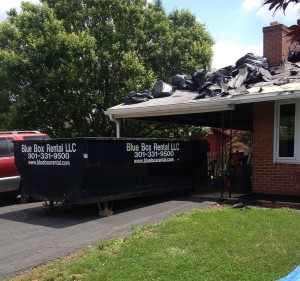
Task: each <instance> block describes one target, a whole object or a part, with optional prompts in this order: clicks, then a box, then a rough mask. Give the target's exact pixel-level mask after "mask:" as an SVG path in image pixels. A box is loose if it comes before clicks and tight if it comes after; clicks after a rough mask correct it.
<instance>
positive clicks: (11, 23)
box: [0, 0, 213, 137]
mask: <svg viewBox="0 0 300 281" xmlns="http://www.w3.org/2000/svg"><path fill="white" fill-rule="evenodd" d="M212 44H213V40H212V39H211V37H210V35H209V34H208V33H207V32H206V30H205V28H204V26H203V25H201V24H200V23H198V22H197V20H196V18H195V16H193V15H192V14H191V13H190V12H188V11H181V12H178V11H174V13H173V14H172V15H170V16H169V17H168V16H167V15H166V13H165V11H164V9H163V7H162V4H161V1H156V2H155V3H154V4H152V3H148V2H147V1H146V0H134V1H130V5H128V1H127V0H102V1H98V0H74V1H71V2H70V1H69V2H68V1H64V0H56V1H53V0H42V1H41V4H38V5H35V4H32V3H26V2H24V3H23V4H22V11H21V12H20V13H19V14H18V13H17V12H16V11H11V12H10V13H9V18H8V20H7V21H6V22H4V23H1V24H0V59H1V66H0V82H1V84H0V96H1V97H0V98H1V100H3V101H6V102H5V106H3V107H2V109H1V110H3V112H0V114H1V113H2V115H1V116H5V117H3V118H4V119H5V120H3V122H2V123H1V126H2V129H11V126H13V127H14V129H27V130H28V129H41V130H44V131H46V132H47V133H48V134H50V135H51V136H61V137H67V136H96V135H102V136H110V135H112V132H113V129H114V124H112V123H111V122H109V121H108V120H107V118H106V117H105V116H104V114H103V110H105V109H107V108H108V107H110V106H113V105H116V104H117V103H120V102H122V101H123V98H124V96H125V94H126V93H127V92H129V91H132V90H134V91H138V90H142V89H146V88H150V87H151V86H152V85H153V83H154V82H155V79H156V78H159V79H163V80H165V81H166V82H169V79H170V77H172V76H173V75H174V74H177V73H184V72H192V71H195V70H196V69H197V68H202V67H204V66H205V65H209V64H210V61H211V57H212V50H211V47H212Z"/></svg>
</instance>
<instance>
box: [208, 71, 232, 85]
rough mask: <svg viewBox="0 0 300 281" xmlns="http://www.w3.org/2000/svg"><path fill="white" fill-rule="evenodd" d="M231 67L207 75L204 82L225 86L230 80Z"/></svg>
mask: <svg viewBox="0 0 300 281" xmlns="http://www.w3.org/2000/svg"><path fill="white" fill-rule="evenodd" d="M231 71H232V67H224V68H221V69H219V70H217V71H215V72H212V73H208V74H207V76H206V81H210V82H212V83H213V84H218V85H219V86H220V85H221V84H227V83H228V82H229V80H230V79H231Z"/></svg>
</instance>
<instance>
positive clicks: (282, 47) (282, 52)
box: [263, 22, 295, 67]
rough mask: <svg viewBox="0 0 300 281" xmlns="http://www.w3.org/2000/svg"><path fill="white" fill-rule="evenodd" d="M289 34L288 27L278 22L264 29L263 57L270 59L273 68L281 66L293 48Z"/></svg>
mask: <svg viewBox="0 0 300 281" xmlns="http://www.w3.org/2000/svg"><path fill="white" fill-rule="evenodd" d="M288 32H289V29H288V27H287V26H285V25H283V24H279V23H277V22H273V23H271V25H270V26H267V27H264V28H263V44H264V48H263V56H264V57H265V58H267V59H268V61H269V65H270V66H271V67H272V66H277V65H280V64H281V63H282V62H283V61H286V60H287V58H288V54H289V49H290V47H291V46H292V45H291V39H290V38H289V37H287V36H286V35H287V33H288ZM294 45H295V44H293V46H294Z"/></svg>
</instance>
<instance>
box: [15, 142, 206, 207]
mask: <svg viewBox="0 0 300 281" xmlns="http://www.w3.org/2000/svg"><path fill="white" fill-rule="evenodd" d="M206 155H207V143H206V142H205V141H173V140H172V141H170V140H156V139H150V140H149V139H147V140H141V139H103V138H80V139H61V140H46V141H20V142H17V143H16V145H15V156H16V158H15V159H16V166H17V168H18V170H19V172H20V175H21V179H22V189H23V193H24V194H25V195H29V196H32V197H33V198H36V199H42V200H51V201H63V202H67V203H76V204H78V203H91V202H101V201H107V200H115V199H121V198H126V197H135V196H143V195H148V194H157V193H164V192H169V191H174V190H186V189H191V188H192V187H195V186H197V185H199V184H201V183H202V182H204V181H205V179H206V177H207V158H206V157H207V156H206Z"/></svg>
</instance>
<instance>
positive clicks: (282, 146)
mask: <svg viewBox="0 0 300 281" xmlns="http://www.w3.org/2000/svg"><path fill="white" fill-rule="evenodd" d="M299 104H300V101H289V102H278V103H277V104H276V109H275V142H274V162H287V163H296V162H300V150H298V149H297V148H298V147H299V145H297V143H298V142H299V141H300V128H299V126H298V124H300V122H299V121H300V120H299V117H300V112H299Z"/></svg>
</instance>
